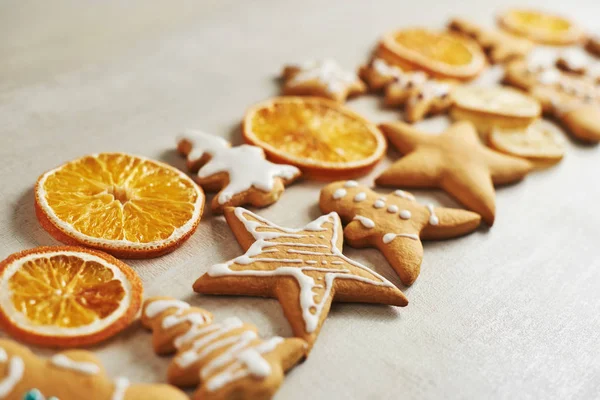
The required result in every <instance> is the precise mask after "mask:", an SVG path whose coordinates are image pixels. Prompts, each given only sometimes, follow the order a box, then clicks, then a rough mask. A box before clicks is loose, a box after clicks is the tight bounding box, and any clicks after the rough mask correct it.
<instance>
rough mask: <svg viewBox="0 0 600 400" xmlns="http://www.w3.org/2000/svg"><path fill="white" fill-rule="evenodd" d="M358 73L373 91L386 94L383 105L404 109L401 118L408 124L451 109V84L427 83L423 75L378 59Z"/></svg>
mask: <svg viewBox="0 0 600 400" xmlns="http://www.w3.org/2000/svg"><path fill="white" fill-rule="evenodd" d="M360 71H361V72H360V73H361V77H363V79H365V81H366V82H367V83H368V84H369V87H370V88H371V89H372V90H374V91H378V90H381V89H384V90H385V103H386V105H388V106H391V107H396V106H404V117H405V119H406V120H407V121H409V122H416V121H419V120H421V119H423V118H424V117H425V116H427V115H433V114H439V113H442V112H445V111H447V110H448V109H449V108H450V106H451V105H452V99H451V97H450V92H451V91H452V88H453V86H454V85H455V83H454V82H452V81H437V80H434V79H429V78H428V77H427V74H425V73H424V72H422V71H415V72H403V71H402V70H401V69H400V68H399V67H397V66H394V65H390V64H388V63H387V62H386V61H385V60H383V59H381V58H375V59H373V60H372V61H371V62H370V63H369V64H368V65H366V66H363V67H361V70H360Z"/></svg>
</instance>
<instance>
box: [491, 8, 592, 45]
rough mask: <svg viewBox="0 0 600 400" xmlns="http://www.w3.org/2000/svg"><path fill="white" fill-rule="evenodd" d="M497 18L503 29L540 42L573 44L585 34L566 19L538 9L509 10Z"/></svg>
mask: <svg viewBox="0 0 600 400" xmlns="http://www.w3.org/2000/svg"><path fill="white" fill-rule="evenodd" d="M498 20H499V23H500V25H502V27H503V28H504V29H506V30H508V31H510V32H512V33H515V34H518V35H521V36H525V37H528V38H529V39H531V40H534V41H536V42H540V43H547V44H556V45H560V44H565V45H566V44H574V43H577V42H579V41H581V40H583V38H584V36H585V34H584V32H583V31H582V30H581V29H579V28H578V27H576V26H575V25H574V24H573V23H572V22H571V21H569V20H568V19H565V18H563V17H560V16H558V15H553V14H547V13H544V12H540V11H533V10H509V11H507V12H505V13H504V14H502V15H500V16H499V18H498Z"/></svg>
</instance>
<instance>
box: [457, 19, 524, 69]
mask: <svg viewBox="0 0 600 400" xmlns="http://www.w3.org/2000/svg"><path fill="white" fill-rule="evenodd" d="M448 29H450V30H452V31H455V32H458V33H462V34H463V35H467V36H469V37H471V38H472V39H473V40H475V41H476V42H477V43H479V45H480V46H481V48H482V49H483V51H484V52H485V53H486V55H487V56H488V59H489V60H490V62H491V63H493V64H497V63H504V62H507V61H511V60H515V59H520V58H525V57H526V56H527V54H529V53H530V52H531V50H532V49H533V43H532V42H531V41H530V40H527V39H525V38H520V37H517V36H514V35H511V34H510V33H507V32H504V31H501V30H497V29H488V28H485V27H483V26H480V25H478V24H475V23H473V22H471V21H467V20H465V19H462V18H454V19H453V20H451V21H450V23H449V24H448Z"/></svg>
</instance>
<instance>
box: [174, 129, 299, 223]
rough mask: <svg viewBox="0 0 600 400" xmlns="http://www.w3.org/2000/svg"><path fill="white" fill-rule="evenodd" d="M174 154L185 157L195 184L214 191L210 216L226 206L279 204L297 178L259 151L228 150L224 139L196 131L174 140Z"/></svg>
mask: <svg viewBox="0 0 600 400" xmlns="http://www.w3.org/2000/svg"><path fill="white" fill-rule="evenodd" d="M177 150H178V151H179V152H180V153H181V154H182V155H183V156H185V157H187V162H188V168H189V169H190V170H191V171H192V172H195V173H196V177H195V180H196V182H197V183H198V184H199V185H201V186H202V187H203V188H204V189H206V190H208V191H218V193H217V195H216V196H215V197H214V198H213V200H212V204H211V208H212V211H213V212H214V213H222V212H223V209H224V208H225V207H228V206H239V205H244V204H251V205H253V206H255V207H266V206H268V205H271V204H273V203H275V202H276V201H277V200H279V197H280V196H281V194H282V193H283V190H284V188H285V185H288V184H290V183H292V182H293V181H295V180H296V179H297V178H298V177H299V176H300V170H299V169H298V168H296V167H294V166H292V165H285V164H275V163H272V162H270V161H268V160H266V159H265V153H264V151H263V150H262V149H261V148H260V147H256V146H251V145H247V144H244V145H241V146H237V147H231V145H230V144H229V142H227V141H226V140H225V139H222V138H220V137H218V136H214V135H209V134H207V133H203V132H199V131H187V132H186V133H185V134H184V135H183V136H182V137H181V138H180V139H179V140H178V143H177Z"/></svg>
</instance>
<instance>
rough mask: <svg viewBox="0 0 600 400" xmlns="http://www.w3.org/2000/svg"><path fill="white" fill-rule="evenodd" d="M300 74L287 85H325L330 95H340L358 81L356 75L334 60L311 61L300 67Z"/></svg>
mask: <svg viewBox="0 0 600 400" xmlns="http://www.w3.org/2000/svg"><path fill="white" fill-rule="evenodd" d="M299 69H300V72H298V73H297V74H296V75H295V76H294V77H293V78H292V79H290V80H289V81H288V82H287V84H289V85H291V86H297V85H299V84H303V83H306V82H310V81H317V82H320V83H322V84H324V85H325V86H326V88H327V90H328V91H329V92H330V93H340V92H343V91H344V90H347V89H348V87H349V86H351V85H353V84H354V83H355V82H356V81H357V79H358V78H357V76H356V74H354V73H352V72H347V71H344V70H343V69H341V68H340V66H339V65H338V64H337V63H336V62H335V61H333V60H324V61H309V62H307V63H305V64H303V65H300V66H299Z"/></svg>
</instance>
